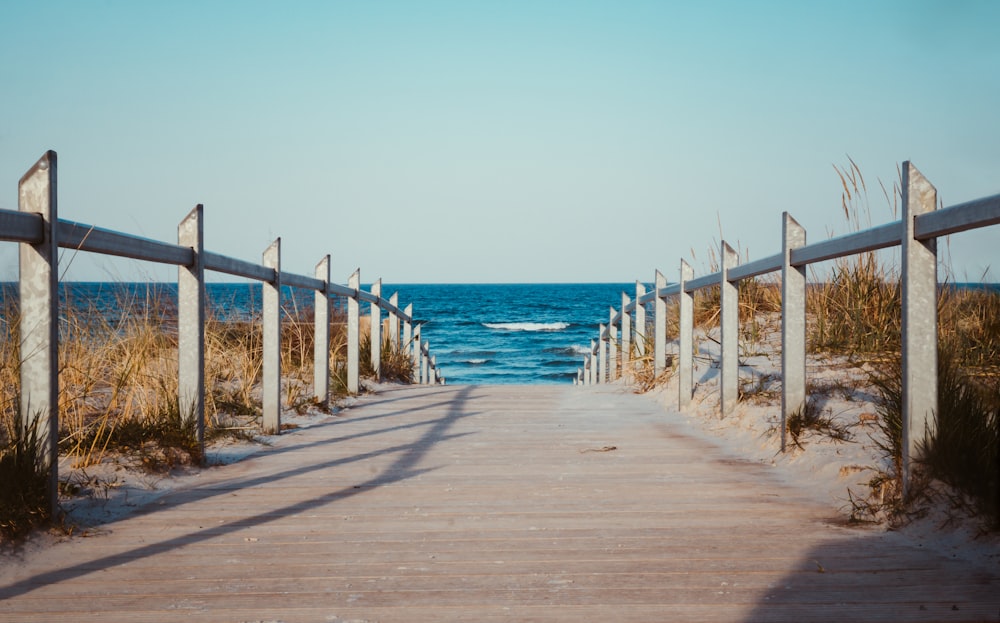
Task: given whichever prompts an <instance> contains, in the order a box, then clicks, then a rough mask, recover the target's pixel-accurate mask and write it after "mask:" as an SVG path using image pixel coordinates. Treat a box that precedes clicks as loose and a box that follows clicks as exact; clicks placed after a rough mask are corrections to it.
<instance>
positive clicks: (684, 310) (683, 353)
mask: <svg viewBox="0 0 1000 623" xmlns="http://www.w3.org/2000/svg"><path fill="white" fill-rule="evenodd" d="M693 278H694V270H692V269H691V266H690V265H689V264H688V263H687V262H685V261H684V260H681V268H680V288H679V293H678V295H677V296H678V299H677V300H678V305H677V307H678V315H679V318H678V323H677V324H678V327H679V335H678V340H677V341H678V345H677V348H678V351H679V352H678V353H677V389H678V396H677V408H678V409H680V410H684V409H687V408H688V407H689V406H690V405H691V397H692V396H694V295H693V294H692V293H691V292H688V291H687V290H686V289H685V288H686V287H687V282H688V281H690V280H691V279H693Z"/></svg>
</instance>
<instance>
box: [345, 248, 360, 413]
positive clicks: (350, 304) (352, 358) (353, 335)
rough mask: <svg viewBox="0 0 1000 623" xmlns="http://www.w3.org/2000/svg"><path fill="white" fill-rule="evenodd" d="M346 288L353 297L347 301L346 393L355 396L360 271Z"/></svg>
mask: <svg viewBox="0 0 1000 623" xmlns="http://www.w3.org/2000/svg"><path fill="white" fill-rule="evenodd" d="M347 287H348V288H350V289H352V290H354V295H353V296H351V297H350V298H348V299H347V391H348V393H350V394H357V393H358V392H359V391H361V366H360V361H359V359H360V339H361V313H360V306H359V302H358V301H359V299H358V292H359V291H360V289H361V269H360V268H359V269H357V270H355V271H354V273H352V274H351V276H350V277H349V278H348V279H347Z"/></svg>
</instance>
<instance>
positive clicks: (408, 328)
mask: <svg viewBox="0 0 1000 623" xmlns="http://www.w3.org/2000/svg"><path fill="white" fill-rule="evenodd" d="M403 313H404V314H406V318H404V319H403V351H404V352H406V353H412V352H413V324H412V321H413V303H410V304H409V305H407V306H406V309H404V310H403Z"/></svg>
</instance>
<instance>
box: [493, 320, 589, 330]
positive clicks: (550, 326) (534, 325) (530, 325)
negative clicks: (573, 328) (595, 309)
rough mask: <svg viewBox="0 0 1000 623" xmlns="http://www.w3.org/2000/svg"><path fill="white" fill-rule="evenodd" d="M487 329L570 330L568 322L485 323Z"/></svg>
mask: <svg viewBox="0 0 1000 623" xmlns="http://www.w3.org/2000/svg"><path fill="white" fill-rule="evenodd" d="M483 326H484V327H486V328H487V329H496V330H498V331H562V330H563V329H567V328H569V323H568V322H484V323H483Z"/></svg>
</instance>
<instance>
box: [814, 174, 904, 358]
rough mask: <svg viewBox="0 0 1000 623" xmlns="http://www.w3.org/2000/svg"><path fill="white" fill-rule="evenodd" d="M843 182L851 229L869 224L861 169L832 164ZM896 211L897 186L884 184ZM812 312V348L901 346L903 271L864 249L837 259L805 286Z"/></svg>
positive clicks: (872, 350)
mask: <svg viewBox="0 0 1000 623" xmlns="http://www.w3.org/2000/svg"><path fill="white" fill-rule="evenodd" d="M834 169H835V170H836V171H837V174H838V175H839V177H840V181H841V183H842V185H843V189H844V190H843V193H842V194H841V206H842V208H843V213H844V219H845V220H846V222H847V224H848V227H849V228H850V229H851V230H853V231H860V230H861V229H864V228H866V227H870V226H871V208H870V205H869V203H868V189H867V186H866V184H865V181H864V177H863V176H862V175H861V171H860V169H858V166H857V165H856V164H855V163H854V161H853V160H852V161H851V164H850V166H848V167H844V168H837V167H834ZM882 191H883V194H884V195H885V197H886V201H887V202H888V203H889V205H890V208H891V211H892V213H893V215H895V214H896V212H897V198H898V196H899V190H898V186H894V187H893V192H892V196H891V197H890V194H889V192H888V191H887V190H886V189H885V186H884V185H883V186H882ZM806 297H807V303H806V305H807V307H808V309H809V310H810V311H811V312H812V316H813V318H812V322H811V328H812V329H811V335H810V340H809V344H810V348H811V349H812V350H813V351H818V352H837V353H848V354H851V355H854V354H859V353H863V354H880V353H884V352H888V351H898V350H899V346H900V340H899V334H900V327H901V325H902V322H901V311H900V307H901V301H902V299H901V296H900V287H899V273H898V271H897V270H896V269H894V268H892V267H890V266H889V265H887V264H886V263H885V262H884V261H882V260H881V259H880V255H879V254H878V253H877V252H866V253H861V254H858V255H854V256H849V257H843V258H839V259H837V260H835V261H834V265H833V268H832V270H831V273H830V276H829V278H828V279H826V280H821V282H820V283H818V284H816V285H814V286H811V287H809V288H808V289H807V290H806Z"/></svg>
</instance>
